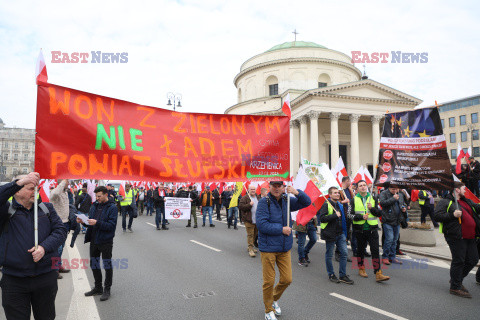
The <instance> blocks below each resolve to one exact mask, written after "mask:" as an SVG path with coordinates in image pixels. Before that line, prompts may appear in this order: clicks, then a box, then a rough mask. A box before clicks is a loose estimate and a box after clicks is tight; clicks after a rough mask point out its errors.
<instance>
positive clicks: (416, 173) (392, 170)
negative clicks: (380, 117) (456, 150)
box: [375, 108, 453, 190]
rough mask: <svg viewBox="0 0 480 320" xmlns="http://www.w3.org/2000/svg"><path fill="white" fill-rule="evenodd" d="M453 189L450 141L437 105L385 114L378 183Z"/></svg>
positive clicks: (381, 184)
mask: <svg viewBox="0 0 480 320" xmlns="http://www.w3.org/2000/svg"><path fill="white" fill-rule="evenodd" d="M385 182H389V183H390V185H392V186H396V187H399V188H410V189H419V190H424V189H426V190H452V189H453V178H452V170H451V164H450V160H449V159H448V152H447V143H446V141H445V136H444V135H443V129H442V123H441V121H440V115H439V113H438V109H437V108H425V109H417V110H412V111H406V112H400V113H388V114H386V115H385V124H384V126H383V133H382V138H381V139H380V152H379V155H378V170H377V176H376V179H375V185H377V186H383V184H384V183H385Z"/></svg>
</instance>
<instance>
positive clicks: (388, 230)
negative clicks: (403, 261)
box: [382, 223, 400, 260]
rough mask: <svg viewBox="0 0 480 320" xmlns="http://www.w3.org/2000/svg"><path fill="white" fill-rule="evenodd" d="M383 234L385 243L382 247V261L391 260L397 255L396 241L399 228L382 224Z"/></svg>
mask: <svg viewBox="0 0 480 320" xmlns="http://www.w3.org/2000/svg"><path fill="white" fill-rule="evenodd" d="M382 228H383V233H384V234H385V243H384V247H383V255H382V257H383V259H390V260H393V259H395V257H396V254H397V241H398V236H399V235H400V226H392V225H389V224H386V223H384V224H383V225H382Z"/></svg>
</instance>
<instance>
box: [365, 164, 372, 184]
mask: <svg viewBox="0 0 480 320" xmlns="http://www.w3.org/2000/svg"><path fill="white" fill-rule="evenodd" d="M363 177H364V178H365V182H366V183H367V185H368V184H371V183H373V178H372V176H371V175H370V171H368V169H367V168H366V167H364V168H363Z"/></svg>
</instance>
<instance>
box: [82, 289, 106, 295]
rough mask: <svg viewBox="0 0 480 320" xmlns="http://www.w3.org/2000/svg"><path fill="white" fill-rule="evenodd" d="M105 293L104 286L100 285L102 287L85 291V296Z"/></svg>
mask: <svg viewBox="0 0 480 320" xmlns="http://www.w3.org/2000/svg"><path fill="white" fill-rule="evenodd" d="M102 293H103V288H102V287H100V288H97V287H95V288H93V289H92V290H90V291H88V292H85V297H91V296H96V295H99V294H102Z"/></svg>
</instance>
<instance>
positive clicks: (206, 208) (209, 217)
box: [202, 207, 213, 224]
mask: <svg viewBox="0 0 480 320" xmlns="http://www.w3.org/2000/svg"><path fill="white" fill-rule="evenodd" d="M206 212H208V221H210V224H213V223H212V213H213V208H212V207H202V214H203V224H205V218H206V215H205V213H206Z"/></svg>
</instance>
